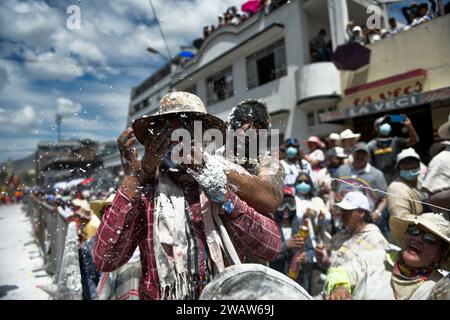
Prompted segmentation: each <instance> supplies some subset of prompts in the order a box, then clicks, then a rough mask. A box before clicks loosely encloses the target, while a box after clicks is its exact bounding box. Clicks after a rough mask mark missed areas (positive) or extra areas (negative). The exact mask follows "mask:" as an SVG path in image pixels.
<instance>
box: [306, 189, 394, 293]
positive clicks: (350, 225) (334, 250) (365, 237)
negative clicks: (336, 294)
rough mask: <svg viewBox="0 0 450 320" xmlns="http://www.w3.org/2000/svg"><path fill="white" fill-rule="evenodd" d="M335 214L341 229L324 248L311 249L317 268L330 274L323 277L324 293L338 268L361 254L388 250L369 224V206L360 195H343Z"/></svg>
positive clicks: (384, 241)
mask: <svg viewBox="0 0 450 320" xmlns="http://www.w3.org/2000/svg"><path fill="white" fill-rule="evenodd" d="M336 211H337V212H338V217H339V219H341V220H342V224H343V225H344V227H345V229H344V230H342V231H340V232H338V233H337V234H335V235H334V236H333V237H332V238H331V240H330V243H329V244H328V245H327V246H325V247H324V248H317V247H316V249H315V251H316V257H317V261H318V263H319V265H321V266H322V268H323V269H325V270H327V269H328V268H330V270H331V271H333V272H331V273H328V274H327V287H325V291H326V292H327V293H329V292H330V291H332V288H331V289H330V286H331V287H335V286H336V281H335V280H334V279H335V277H336V274H337V275H339V273H340V272H339V271H340V270H341V268H342V266H344V265H346V264H347V263H349V262H350V261H352V260H354V259H356V258H357V257H358V256H359V255H360V254H362V253H364V252H366V253H369V254H370V253H372V252H375V251H376V250H383V251H384V250H387V249H388V248H389V243H388V241H387V240H386V239H385V238H384V237H383V235H382V234H381V232H380V229H378V227H377V226H376V225H374V224H373V223H370V212H371V205H370V203H369V200H368V199H367V197H366V196H365V195H364V194H363V193H361V192H359V191H352V192H349V193H347V194H346V195H345V196H344V198H343V199H342V201H341V202H339V203H337V204H336Z"/></svg>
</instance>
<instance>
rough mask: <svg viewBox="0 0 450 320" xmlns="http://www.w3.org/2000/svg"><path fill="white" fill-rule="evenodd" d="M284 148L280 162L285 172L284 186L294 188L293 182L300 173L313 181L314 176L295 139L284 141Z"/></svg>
mask: <svg viewBox="0 0 450 320" xmlns="http://www.w3.org/2000/svg"><path fill="white" fill-rule="evenodd" d="M285 147H286V151H285V159H283V160H281V161H280V163H281V165H282V166H283V168H284V172H285V178H284V184H285V186H288V187H291V188H294V187H295V181H296V180H297V177H298V174H299V173H300V172H301V171H303V172H306V173H307V174H308V175H309V176H311V178H312V179H313V181H314V180H315V176H314V173H313V170H312V168H311V165H310V164H309V162H308V161H306V160H305V159H303V150H302V149H301V147H300V143H299V141H298V140H297V139H296V138H289V139H287V140H286V141H285ZM314 182H315V181H314Z"/></svg>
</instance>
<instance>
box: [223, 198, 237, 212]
mask: <svg viewBox="0 0 450 320" xmlns="http://www.w3.org/2000/svg"><path fill="white" fill-rule="evenodd" d="M222 208H223V210H225V211H226V212H227V213H229V214H231V213H232V212H233V210H234V204H233V202H232V201H231V199H228V200H227V201H226V202H225V203H224V204H223V205H222Z"/></svg>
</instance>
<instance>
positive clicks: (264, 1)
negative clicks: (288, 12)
mask: <svg viewBox="0 0 450 320" xmlns="http://www.w3.org/2000/svg"><path fill="white" fill-rule="evenodd" d="M287 2H288V1H287V0H249V1H246V2H245V3H243V4H242V5H241V9H240V10H238V9H237V8H236V7H235V6H232V7H229V8H228V9H227V10H226V11H225V12H224V13H223V14H222V15H220V16H218V17H217V19H218V23H217V25H205V26H204V27H203V39H206V38H207V37H209V35H211V34H212V33H213V32H214V31H215V30H218V29H219V28H221V27H224V26H227V25H235V26H237V25H239V24H240V23H241V22H243V21H245V20H247V19H248V18H249V17H251V16H252V15H254V14H256V13H258V12H260V11H264V12H265V13H266V14H268V13H270V12H272V11H273V10H275V9H277V8H278V7H280V6H282V5H283V4H285V3H287Z"/></svg>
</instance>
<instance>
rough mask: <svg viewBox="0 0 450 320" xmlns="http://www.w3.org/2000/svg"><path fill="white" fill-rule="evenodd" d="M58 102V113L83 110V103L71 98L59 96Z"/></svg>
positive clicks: (63, 113) (65, 113) (64, 113)
mask: <svg viewBox="0 0 450 320" xmlns="http://www.w3.org/2000/svg"><path fill="white" fill-rule="evenodd" d="M56 102H57V103H58V113H59V114H62V115H69V114H70V115H73V114H74V113H77V112H80V111H81V104H79V103H75V102H73V101H72V100H70V99H66V98H63V97H61V98H58V99H57V100H56Z"/></svg>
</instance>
